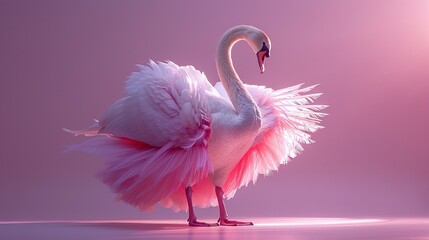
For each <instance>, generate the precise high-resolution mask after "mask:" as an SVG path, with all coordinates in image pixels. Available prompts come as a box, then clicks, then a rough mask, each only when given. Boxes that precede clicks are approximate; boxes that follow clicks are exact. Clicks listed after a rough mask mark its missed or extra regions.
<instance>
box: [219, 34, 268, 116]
mask: <svg viewBox="0 0 429 240" xmlns="http://www.w3.org/2000/svg"><path fill="white" fill-rule="evenodd" d="M252 30H253V27H250V26H238V27H234V28H231V29H230V30H228V31H227V32H226V33H225V34H224V35H223V36H222V38H221V39H220V41H219V44H218V47H217V51H216V67H217V72H218V75H219V78H220V80H221V82H222V84H223V86H224V88H225V90H226V92H227V93H228V96H229V99H230V100H231V103H232V105H233V106H234V107H235V110H236V111H237V113H238V114H242V113H249V114H250V115H253V117H258V118H260V113H259V110H258V107H257V105H256V103H255V101H254V100H253V98H252V97H251V96H250V94H249V93H248V92H247V90H246V88H245V87H244V85H243V82H242V81H241V80H240V77H239V76H238V74H237V72H236V71H235V69H234V65H233V63H232V58H231V49H232V47H233V46H234V44H235V43H236V42H238V41H241V40H245V41H246V42H248V43H249V44H250V42H251V41H252V40H251V38H250V33H251V31H252ZM246 110H251V111H246Z"/></svg>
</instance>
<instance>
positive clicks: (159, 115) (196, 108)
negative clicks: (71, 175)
mask: <svg viewBox="0 0 429 240" xmlns="http://www.w3.org/2000/svg"><path fill="white" fill-rule="evenodd" d="M207 82H208V81H207V79H206V77H205V76H204V74H202V73H201V72H199V71H197V70H195V69H194V68H193V67H192V66H185V67H179V66H177V65H176V64H174V63H172V62H168V63H162V62H158V63H155V62H152V61H151V62H150V63H149V65H148V66H140V71H139V72H135V73H133V74H132V75H131V77H130V78H129V79H128V81H127V83H126V96H125V97H124V98H122V99H120V100H119V101H117V102H116V103H114V104H113V105H112V106H111V107H110V108H109V109H108V110H107V112H106V113H105V115H104V116H103V117H102V119H101V120H100V121H99V122H98V123H96V124H95V125H94V126H92V127H91V128H89V129H87V130H86V131H85V130H83V131H69V132H71V133H74V134H83V135H89V136H93V137H91V138H90V139H88V140H87V141H85V142H83V143H81V144H79V145H76V146H75V147H74V148H75V149H79V150H83V151H86V152H90V153H94V154H97V155H101V156H103V157H104V158H106V159H107V161H106V163H107V167H106V168H105V169H104V170H103V171H102V172H100V174H99V176H100V178H101V180H102V181H103V182H104V183H106V184H107V185H108V186H110V187H111V189H112V190H113V191H114V192H115V193H117V196H118V198H119V199H121V200H123V201H125V202H127V203H129V204H131V205H133V206H137V207H139V208H140V209H142V210H145V209H148V208H151V207H152V206H153V205H154V204H156V203H157V202H160V201H161V202H162V203H164V204H165V205H166V206H167V207H171V208H173V209H174V210H178V209H184V210H186V209H187V205H186V200H185V199H183V198H181V199H171V196H174V192H176V191H179V190H181V189H183V188H184V187H186V186H188V185H193V184H195V183H196V182H199V181H200V180H201V179H203V178H205V177H206V176H207V175H208V174H209V173H211V172H212V171H213V170H212V167H211V165H210V161H209V158H208V154H207V142H208V138H209V136H210V123H211V116H210V112H209V110H208V107H207V100H206V99H205V95H204V93H205V89H204V88H205V86H206V84H207ZM94 135H95V136H94ZM181 194H184V193H183V192H181Z"/></svg>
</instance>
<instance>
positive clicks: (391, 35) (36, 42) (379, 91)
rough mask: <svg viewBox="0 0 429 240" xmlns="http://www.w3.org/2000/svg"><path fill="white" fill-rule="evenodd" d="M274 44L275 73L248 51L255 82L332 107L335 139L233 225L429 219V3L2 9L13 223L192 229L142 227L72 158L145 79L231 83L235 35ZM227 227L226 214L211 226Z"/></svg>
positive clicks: (212, 212) (240, 197) (0, 170)
mask: <svg viewBox="0 0 429 240" xmlns="http://www.w3.org/2000/svg"><path fill="white" fill-rule="evenodd" d="M238 24H249V25H254V26H257V27H259V28H261V29H263V30H264V31H265V32H266V33H268V34H269V36H270V37H271V40H272V42H273V49H272V57H271V58H270V59H268V61H267V66H266V73H265V74H264V75H260V74H258V67H257V63H256V58H255V56H254V54H253V53H252V51H251V50H250V48H249V47H248V46H246V45H245V44H244V43H240V44H238V46H237V47H236V48H234V50H233V54H234V56H233V58H234V61H235V64H236V66H237V68H238V71H239V73H240V75H241V76H242V79H243V80H244V81H245V82H247V83H251V84H262V85H267V86H269V87H272V88H281V87H286V86H290V85H293V84H297V83H301V82H304V83H306V84H317V83H320V86H319V87H318V88H317V90H318V91H321V92H323V93H325V95H323V96H322V97H321V98H320V99H319V100H318V103H322V104H329V105H330V108H329V109H327V112H328V113H329V114H330V115H329V116H328V117H326V118H325V121H324V123H323V124H324V125H325V126H326V129H323V130H321V131H320V132H318V133H317V134H315V135H314V139H315V140H316V141H317V143H316V144H313V145H309V146H307V147H306V149H305V151H304V153H303V154H301V155H300V156H298V157H297V158H296V159H295V160H294V161H292V162H291V163H289V164H288V165H287V166H283V167H282V168H281V169H280V171H279V172H278V173H274V174H272V176H270V177H261V178H260V179H259V180H258V182H257V184H256V186H250V187H248V188H245V189H241V190H240V191H239V192H238V193H237V195H236V197H235V198H234V199H232V200H230V201H228V202H227V204H228V207H229V210H230V214H231V215H233V216H265V217H272V216H294V217H295V216H319V217H323V216H331V217H340V216H429V187H428V183H429V147H427V146H425V145H427V142H428V140H427V139H428V135H429V1H419V0H413V1H405V0H404V1H396V0H392V1H387V0H386V1H378V0H375V1H370V0H367V1H343V0H335V1H331V0H330V1H243V2H239V1H234V2H231V1H204V2H203V1H81V0H80V1H55V0H52V1H44V0H43V1H19V0H18V1H9V0H6V1H4V0H3V1H1V3H0V30H1V31H0V81H1V85H0V93H1V94H0V104H1V115H0V127H1V131H0V132H1V135H0V139H1V152H0V164H1V165H0V220H45V219H103V218H109V219H113V218H125V219H138V218H165V217H174V218H184V219H185V217H186V215H185V214H184V213H180V214H174V213H173V212H171V211H170V210H165V209H158V210H157V211H156V212H153V213H140V212H138V211H137V210H136V209H133V208H131V207H128V206H126V205H125V204H123V203H115V202H114V196H113V194H111V193H110V192H109V190H108V189H107V188H106V187H105V186H104V185H102V184H101V183H100V182H99V181H98V180H96V179H95V178H94V177H93V176H94V174H95V173H96V172H97V170H98V169H100V167H101V166H102V161H101V160H100V159H98V158H96V157H93V156H88V155H85V154H83V153H69V154H62V153H61V152H62V151H63V149H64V146H65V145H67V144H71V143H75V142H78V141H81V140H82V138H73V137H72V136H71V135H68V134H66V133H64V132H63V131H62V130H61V129H62V128H63V127H68V128H75V129H78V128H83V127H86V126H88V125H89V124H90V123H91V120H92V119H93V118H98V117H100V116H101V114H102V113H103V112H104V110H105V109H106V108H107V107H108V106H109V105H110V104H111V103H113V102H114V101H115V100H116V99H117V98H119V97H120V96H121V94H122V91H123V90H122V89H123V85H124V81H125V80H126V77H127V76H128V75H129V74H130V73H131V72H132V71H135V70H136V67H135V64H137V63H147V62H148V60H149V59H154V60H167V59H168V60H172V61H174V62H176V63H178V64H180V65H186V64H192V65H194V66H195V67H196V68H197V69H200V70H201V71H204V72H205V73H206V74H207V76H208V78H209V79H210V81H211V82H212V83H214V82H216V81H218V78H217V74H216V69H215V65H214V52H215V47H216V44H217V41H218V39H219V37H220V36H221V34H223V32H224V31H225V30H227V29H228V28H229V27H231V26H234V25H238ZM198 213H199V214H200V215H201V216H203V217H209V218H216V216H217V215H216V213H217V209H215V208H211V209H208V210H198Z"/></svg>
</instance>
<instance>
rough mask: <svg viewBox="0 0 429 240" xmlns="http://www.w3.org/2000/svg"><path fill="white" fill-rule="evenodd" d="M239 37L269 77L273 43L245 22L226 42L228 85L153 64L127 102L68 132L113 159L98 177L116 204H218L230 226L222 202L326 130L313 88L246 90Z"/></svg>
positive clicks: (134, 83)
mask: <svg viewBox="0 0 429 240" xmlns="http://www.w3.org/2000/svg"><path fill="white" fill-rule="evenodd" d="M240 40H245V41H246V42H248V43H249V45H250V46H251V47H252V49H253V50H254V51H255V53H257V58H258V63H259V66H260V69H261V72H263V71H264V60H265V58H266V57H269V51H270V49H271V42H270V40H269V38H268V36H267V35H266V34H265V33H264V32H262V31H261V30H259V29H257V28H255V27H251V26H244V25H243V26H237V27H234V28H231V29H230V30H228V31H227V32H226V33H225V34H224V36H223V37H222V38H221V40H220V42H219V45H218V49H217V52H216V66H217V70H218V74H219V77H220V80H221V82H218V83H217V84H216V85H215V86H212V85H211V84H210V82H209V81H208V80H207V78H206V76H205V75H204V74H203V73H201V72H200V71H198V70H196V69H195V68H194V67H192V66H182V67H181V66H178V65H176V64H174V63H173V62H153V61H150V63H149V64H148V65H145V66H139V71H138V72H135V73H133V74H132V75H131V76H130V78H129V79H128V80H127V82H126V86H125V92H126V94H125V96H124V97H123V98H122V99H119V100H118V101H117V102H115V103H114V104H113V105H112V106H111V107H110V108H109V109H108V110H107V111H106V113H105V114H104V116H103V117H102V118H101V119H100V120H99V121H97V122H96V123H95V124H94V125H93V126H92V127H90V128H88V129H86V130H81V131H72V130H66V131H69V132H71V133H73V134H76V135H81V134H83V135H86V136H90V137H91V138H89V139H88V140H86V141H84V142H83V143H81V144H78V145H76V146H75V148H76V149H79V150H83V151H87V152H91V153H95V154H98V155H101V156H103V157H105V158H106V159H107V161H106V168H105V169H104V170H103V171H102V172H101V173H100V179H101V180H102V181H103V182H104V183H106V184H107V185H108V186H110V187H111V189H112V190H113V191H114V192H115V193H116V194H117V195H118V198H119V199H121V200H123V201H125V202H127V203H128V204H131V205H133V206H136V207H139V208H140V209H141V210H146V209H149V208H152V207H153V206H154V205H155V204H157V203H161V204H162V205H163V206H165V207H169V208H172V209H173V210H185V211H189V219H188V221H189V224H190V225H191V226H206V225H207V224H206V223H201V222H198V221H197V220H196V215H195V213H194V210H193V206H199V207H208V206H216V205H218V206H219V209H220V218H219V222H220V224H221V225H249V224H251V223H250V222H238V221H231V220H228V216H227V213H226V208H225V206H224V202H223V198H224V197H227V198H231V197H233V196H234V194H235V192H236V190H237V189H238V188H240V187H242V186H245V185H247V184H248V183H249V182H255V181H256V180H257V177H258V175H259V174H269V173H270V172H271V171H274V170H277V169H278V167H279V165H280V164H282V163H286V162H287V161H288V160H289V159H290V158H293V157H295V156H296V155H297V154H298V153H299V152H301V151H302V150H303V149H302V144H308V143H311V142H312V140H311V139H310V133H312V132H314V131H316V130H317V129H319V128H321V126H320V125H319V123H320V117H322V116H324V114H323V113H321V112H320V110H322V109H323V108H324V107H325V106H324V105H313V104H311V103H312V102H313V101H314V100H315V99H316V98H317V97H318V96H320V95H321V94H319V93H315V94H314V93H313V94H308V91H310V90H311V89H313V88H314V86H311V87H306V88H302V87H301V85H297V86H292V87H289V88H284V89H279V90H272V89H270V88H266V87H264V86H254V85H245V84H243V82H242V81H241V80H240V78H239V76H238V75H237V73H236V72H235V70H234V67H233V63H232V59H231V48H232V46H233V45H234V44H235V43H236V42H237V41H240Z"/></svg>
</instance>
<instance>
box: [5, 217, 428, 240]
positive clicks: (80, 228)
mask: <svg viewBox="0 0 429 240" xmlns="http://www.w3.org/2000/svg"><path fill="white" fill-rule="evenodd" d="M253 221H254V223H255V225H254V226H248V227H208V228H191V227H188V226H187V224H186V222H184V221H183V220H180V221H179V220H168V221H159V220H158V221H156V220H155V221H148V220H144V221H132V220H129V221H127V220H122V221H119V220H112V221H108V220H106V221H30V222H0V239H7V240H24V239H31V240H52V239H61V240H69V239H70V240H71V239H92V240H109V239H112V240H125V239H204V240H210V239H269V240H274V239H286V240H287V239H291V240H312V239H318V240H324V239H329V240H336V239H359V240H361V239H372V240H377V239H389V240H400V239H401V240H402V239H404V240H429V218H412V219H411V218H396V219H392V218H390V219H387V218H380V219H377V218H371V219H357V218H257V219H253Z"/></svg>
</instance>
